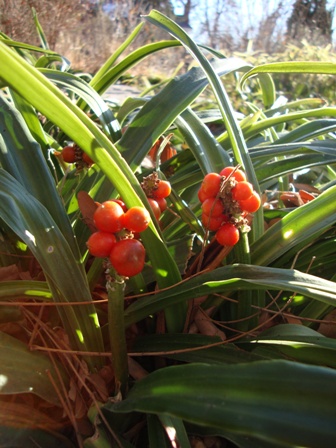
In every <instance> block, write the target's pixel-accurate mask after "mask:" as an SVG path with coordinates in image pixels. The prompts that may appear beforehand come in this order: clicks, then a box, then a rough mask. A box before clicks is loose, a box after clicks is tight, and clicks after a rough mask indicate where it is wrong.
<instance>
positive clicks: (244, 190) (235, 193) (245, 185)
mask: <svg viewBox="0 0 336 448" xmlns="http://www.w3.org/2000/svg"><path fill="white" fill-rule="evenodd" d="M231 193H232V198H233V199H234V200H235V201H244V200H245V199H248V198H249V197H251V196H252V194H253V186H252V184H250V183H249V182H246V181H241V182H238V183H237V184H236V186H235V187H233V188H232V190H231Z"/></svg>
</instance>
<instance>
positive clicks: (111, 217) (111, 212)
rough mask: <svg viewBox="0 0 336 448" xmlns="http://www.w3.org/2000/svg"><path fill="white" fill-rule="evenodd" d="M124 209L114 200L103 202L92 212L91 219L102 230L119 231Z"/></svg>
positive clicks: (121, 225) (121, 226)
mask: <svg viewBox="0 0 336 448" xmlns="http://www.w3.org/2000/svg"><path fill="white" fill-rule="evenodd" d="M123 215H124V211H123V209H122V208H121V206H120V205H119V204H118V203H117V202H115V201H105V202H103V203H102V204H101V205H100V206H99V207H98V208H97V209H96V211H95V212H94V214H93V221H94V223H95V226H96V227H97V229H98V230H101V231H102V232H111V233H115V232H119V231H120V230H121V229H122V228H123V224H122V219H121V218H122V216H123Z"/></svg>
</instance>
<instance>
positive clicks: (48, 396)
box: [0, 332, 68, 422]
mask: <svg viewBox="0 0 336 448" xmlns="http://www.w3.org/2000/svg"><path fill="white" fill-rule="evenodd" d="M57 368H58V371H59V373H60V374H61V376H62V379H63V381H64V382H65V384H67V383H68V379H67V376H66V374H65V372H64V370H63V368H62V366H61V365H59V364H57ZM47 372H50V373H51V376H52V377H53V379H54V380H55V382H56V383H59V380H58V377H57V373H56V371H55V368H54V364H53V363H52V361H51V360H50V359H49V358H48V357H47V356H46V355H43V354H42V353H39V352H32V351H30V350H29V349H28V347H27V345H26V344H24V343H23V342H21V341H19V340H17V339H15V338H13V337H12V336H10V335H8V334H6V333H3V332H0V394H5V395H8V394H20V393H27V392H29V393H33V394H36V395H38V396H39V397H41V398H43V399H44V400H46V401H48V402H50V403H53V404H56V405H60V402H59V398H58V395H57V393H56V391H55V389H54V386H53V385H52V383H51V381H50V379H49V377H48V375H47ZM3 421H4V420H3V419H2V422H3Z"/></svg>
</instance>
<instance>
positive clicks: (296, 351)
mask: <svg viewBox="0 0 336 448" xmlns="http://www.w3.org/2000/svg"><path fill="white" fill-rule="evenodd" d="M251 344H252V347H253V345H255V348H254V349H253V353H259V348H263V347H267V348H273V349H274V350H275V353H276V355H277V356H278V355H279V353H280V354H283V355H284V356H287V357H290V359H293V360H295V361H300V362H304V363H309V364H316V365H324V366H328V367H333V368H335V367H336V361H335V353H336V352H335V351H336V341H335V340H334V339H329V338H326V337H324V336H323V335H321V334H320V333H318V332H317V331H314V330H312V329H310V328H308V327H305V326H303V325H293V324H283V325H276V326H275V327H272V328H271V329H269V330H266V331H264V332H262V333H261V334H260V335H259V336H258V339H255V340H253V341H251ZM261 353H262V350H261Z"/></svg>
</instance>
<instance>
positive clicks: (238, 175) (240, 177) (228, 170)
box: [219, 166, 246, 182]
mask: <svg viewBox="0 0 336 448" xmlns="http://www.w3.org/2000/svg"><path fill="white" fill-rule="evenodd" d="M232 173H233V174H232ZM219 174H220V175H221V176H225V177H226V178H227V177H229V176H230V177H232V178H233V179H235V180H236V181H237V182H243V181H246V176H245V173H244V172H243V171H242V170H235V168H234V167H233V166H226V167H225V168H223V169H222V171H221V172H220V173H219Z"/></svg>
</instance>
